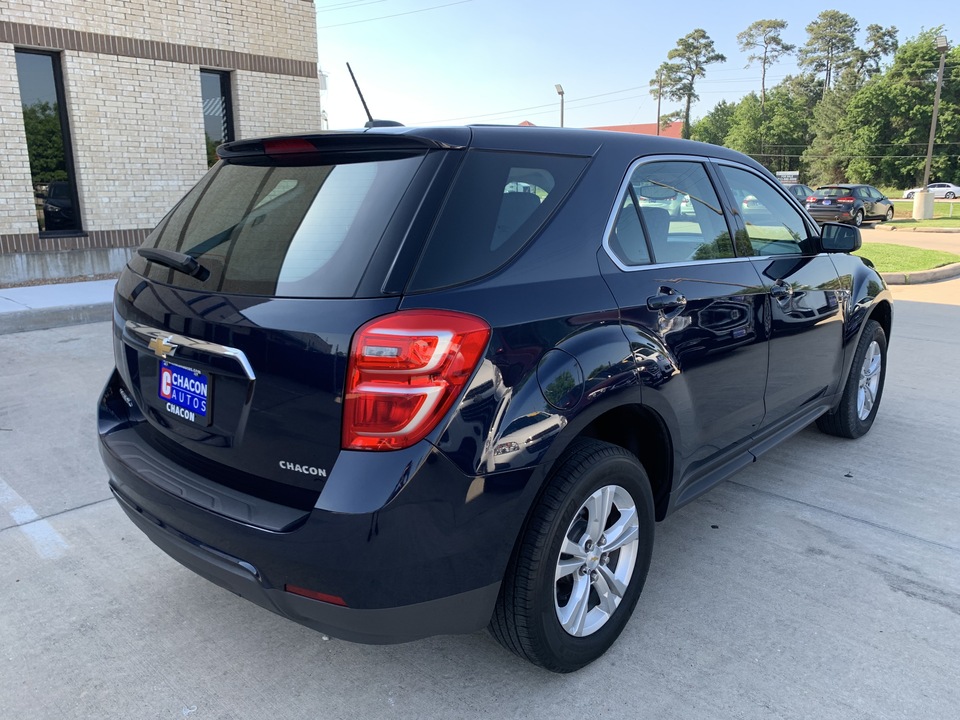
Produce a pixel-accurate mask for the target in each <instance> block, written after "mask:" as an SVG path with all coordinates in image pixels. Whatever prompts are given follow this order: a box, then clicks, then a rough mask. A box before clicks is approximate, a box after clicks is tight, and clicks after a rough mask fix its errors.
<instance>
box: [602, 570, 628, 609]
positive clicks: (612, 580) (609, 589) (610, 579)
mask: <svg viewBox="0 0 960 720" xmlns="http://www.w3.org/2000/svg"><path fill="white" fill-rule="evenodd" d="M599 570H600V574H599V575H598V576H597V581H596V589H597V593H598V594H599V595H600V597H601V601H600V602H601V604H603V600H602V598H603V597H605V596H611V597H613V596H615V597H616V599H617V602H618V603H619V602H620V600H622V599H623V596H624V594H626V592H627V585H626V583H624V582H622V581H621V580H620V578H618V577H617V575H616V573H614V572H613V571H612V570H611V569H610V568H608V567H601V568H599ZM614 607H616V606H614Z"/></svg>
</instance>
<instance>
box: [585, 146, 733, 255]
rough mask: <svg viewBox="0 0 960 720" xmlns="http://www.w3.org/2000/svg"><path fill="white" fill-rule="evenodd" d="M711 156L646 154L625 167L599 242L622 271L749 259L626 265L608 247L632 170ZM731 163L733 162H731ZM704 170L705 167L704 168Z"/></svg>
mask: <svg viewBox="0 0 960 720" xmlns="http://www.w3.org/2000/svg"><path fill="white" fill-rule="evenodd" d="M712 161H713V158H709V157H707V156H705V155H647V156H645V157H642V158H637V159H636V160H634V161H633V162H632V163H630V166H629V167H628V168H627V172H626V174H625V175H624V177H623V181H622V182H621V183H620V187H619V189H618V190H617V197H616V199H615V200H614V203H613V211H612V212H611V213H610V217H609V218H608V220H607V224H606V227H605V229H604V233H603V242H602V243H601V244H602V246H603V249H604V251H605V252H606V253H607V257H609V258H610V260H612V261H613V264H614V265H616V266H617V267H618V268H620V269H621V270H623V271H624V272H634V271H636V270H646V269H647V268H671V267H683V266H686V265H689V264H690V263H691V262H695V263H696V264H697V265H705V264H708V263H709V264H717V263H725V262H732V261H735V260H736V261H739V260H749V259H750V258H748V257H729V258H716V259H714V260H693V261H686V262H671V263H657V262H652V263H647V264H646V265H627V264H626V263H624V262H623V261H622V260H621V259H620V258H619V257H618V256H617V254H616V253H615V252H614V251H613V250H612V249H611V247H610V234H611V233H612V232H613V226H614V225H615V224H616V222H617V216H618V215H619V214H620V208H621V207H622V206H623V195H624V193H625V192H626V191H627V186H628V185H629V184H630V178H631V177H633V173H634V171H635V170H636V169H637V168H638V167H640V166H641V165H648V164H650V163H654V162H697V163H701V164H703V163H709V162H712ZM731 164H733V163H731ZM704 172H706V168H704ZM707 178H708V179H709V180H710V184H711V185H713V179H712V178H710V176H709V173H708V174H707ZM717 200H718V201H719V203H720V207H721V208H723V207H724V205H725V200H724V199H723V198H722V197H720V195H719V194H718V195H717ZM724 223H726V217H724Z"/></svg>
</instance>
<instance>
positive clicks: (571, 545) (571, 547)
mask: <svg viewBox="0 0 960 720" xmlns="http://www.w3.org/2000/svg"><path fill="white" fill-rule="evenodd" d="M560 555H561V556H563V555H569V556H571V557H574V558H577V559H578V560H580V562H584V561H585V560H586V559H587V557H586V553H585V552H584V551H583V548H582V547H580V546H579V545H578V544H577V543H575V542H574V541H573V540H571V539H570V538H569V537H564V538H563V545H562V546H561V547H560Z"/></svg>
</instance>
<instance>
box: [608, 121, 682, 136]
mask: <svg viewBox="0 0 960 720" xmlns="http://www.w3.org/2000/svg"><path fill="white" fill-rule="evenodd" d="M590 129H591V130H614V131H616V132H628V133H636V134H638V135H656V134H657V124H656V123H641V124H639V125H606V126H604V127H595V128H590ZM682 130H683V123H678V122H675V123H670V124H669V125H667V126H666V127H664V128H660V133H659V134H660V135H662V136H663V137H672V138H679V137H680V133H681V132H682Z"/></svg>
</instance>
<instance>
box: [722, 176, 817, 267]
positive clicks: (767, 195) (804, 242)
mask: <svg viewBox="0 0 960 720" xmlns="http://www.w3.org/2000/svg"><path fill="white" fill-rule="evenodd" d="M719 168H720V174H721V175H722V176H723V178H724V180H726V181H727V183H728V184H729V185H730V190H731V191H732V192H733V197H734V199H735V200H736V202H737V208H738V211H739V212H740V215H741V217H742V218H743V223H744V225H745V226H746V230H747V232H746V234H747V238H746V240H747V241H748V242H742V241H739V240H738V242H737V254H738V255H783V254H790V253H802V252H806V251H808V250H809V249H810V248H809V246H810V245H811V243H810V241H809V237H810V230H809V228H808V226H807V223H806V222H804V220H803V217H802V216H801V215H800V213H798V212H797V211H796V210H794V208H793V206H792V205H790V203H789V202H787V200H786V198H784V197H783V196H782V195H781V194H780V193H778V192H777V191H776V190H775V189H774V188H773V187H772V186H771V185H770V184H769V183H767V182H766V181H765V180H763V179H762V178H760V177H759V176H757V175H754V174H753V173H751V172H747V171H746V170H741V169H740V168H735V167H730V166H728V165H720V166H719Z"/></svg>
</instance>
